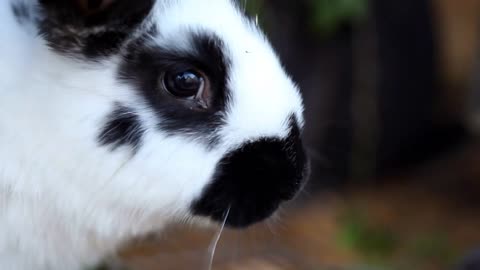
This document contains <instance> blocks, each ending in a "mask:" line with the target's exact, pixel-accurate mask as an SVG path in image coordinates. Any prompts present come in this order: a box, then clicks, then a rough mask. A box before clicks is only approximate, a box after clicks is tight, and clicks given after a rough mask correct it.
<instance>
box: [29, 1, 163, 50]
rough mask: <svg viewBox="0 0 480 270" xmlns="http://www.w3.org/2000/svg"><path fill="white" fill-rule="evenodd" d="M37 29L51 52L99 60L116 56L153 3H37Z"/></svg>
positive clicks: (147, 13)
mask: <svg viewBox="0 0 480 270" xmlns="http://www.w3.org/2000/svg"><path fill="white" fill-rule="evenodd" d="M39 3H40V12H41V16H40V20H39V21H38V28H39V30H40V33H41V36H42V37H43V38H44V39H45V40H46V41H47V44H48V45H49V46H50V48H52V49H54V50H55V51H57V52H60V53H64V54H67V55H69V56H75V57H77V56H81V57H87V58H98V57H105V56H109V55H112V54H114V53H116V52H118V50H119V48H121V46H122V44H123V43H124V42H125V41H126V40H128V37H129V35H131V33H133V32H134V29H135V28H136V27H138V26H139V25H141V24H142V22H143V21H145V20H146V19H147V18H148V16H149V14H150V12H151V10H152V8H153V6H154V4H155V0H135V1H134V0H39Z"/></svg>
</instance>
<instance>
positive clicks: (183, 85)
mask: <svg viewBox="0 0 480 270" xmlns="http://www.w3.org/2000/svg"><path fill="white" fill-rule="evenodd" d="M164 83H165V87H166V90H167V91H168V92H169V93H170V94H172V95H174V96H176V97H180V98H188V97H194V96H196V95H197V94H198V93H199V92H201V91H202V90H203V88H204V87H205V80H204V78H203V77H202V76H201V75H200V74H198V73H197V72H195V71H192V70H188V71H182V72H179V73H167V74H165V82H164Z"/></svg>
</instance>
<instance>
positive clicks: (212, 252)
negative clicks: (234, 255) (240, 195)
mask: <svg viewBox="0 0 480 270" xmlns="http://www.w3.org/2000/svg"><path fill="white" fill-rule="evenodd" d="M229 214H230V207H228V209H227V211H226V212H225V218H224V219H223V223H222V226H221V227H220V230H219V231H218V233H217V235H215V237H214V239H213V241H212V243H210V247H209V248H208V252H209V253H210V260H209V262H208V268H207V269H208V270H212V269H213V260H214V259H215V252H216V250H217V246H218V242H220V238H221V236H222V233H223V230H224V229H225V224H226V223H227V219H228V215H229Z"/></svg>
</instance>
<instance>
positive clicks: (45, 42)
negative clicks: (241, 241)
mask: <svg viewBox="0 0 480 270" xmlns="http://www.w3.org/2000/svg"><path fill="white" fill-rule="evenodd" d="M0 22H1V23H0V36H2V40H1V41H0V59H2V60H1V61H0V268H1V269H8V270H27V269H28V270H32V269H33V270H60V269H61V270H64V269H69V270H80V269H88V268H90V267H93V266H95V265H96V264H97V263H99V262H100V261H101V260H102V259H103V258H105V257H109V256H111V255H113V254H115V252H116V251H117V250H118V249H119V248H122V247H123V246H124V245H125V244H126V243H128V242H129V241H131V240H132V239H136V238H137V237H141V236H144V235H147V234H150V233H156V232H161V231H162V229H163V228H164V227H165V226H166V225H168V224H171V223H178V222H184V223H191V224H195V225H199V226H201V225H204V224H212V223H213V224H219V223H221V222H222V221H225V223H226V226H228V227H231V228H238V229H241V228H245V227H248V226H250V225H252V224H254V223H257V222H261V221H263V220H265V219H267V218H269V217H270V216H271V215H272V214H274V213H275V211H276V210H277V209H278V207H279V206H280V205H281V204H282V203H284V202H287V201H290V200H292V199H293V198H294V197H296V195H297V194H298V193H299V191H300V190H301V189H302V187H303V186H304V185H305V182H306V181H307V178H308V175H309V161H308V157H307V155H306V151H305V149H304V146H303V142H302V139H301V135H302V131H303V129H304V126H305V123H304V117H303V111H304V106H303V101H302V97H301V94H300V90H299V87H298V86H297V85H296V84H295V83H294V82H293V80H292V79H291V77H290V76H289V75H288V74H287V72H286V71H285V68H284V67H283V66H282V64H281V62H280V60H279V57H278V56H277V55H276V53H275V51H274V49H273V48H272V46H271V45H270V43H269V41H268V40H267V38H266V36H265V35H264V34H263V32H262V31H261V30H260V29H259V26H258V25H257V24H256V23H255V20H254V19H253V18H251V17H249V16H247V15H246V14H245V10H243V9H242V7H241V5H240V4H239V3H238V2H235V1H233V0H209V1H203V0H137V1H130V0H4V1H1V2H0Z"/></svg>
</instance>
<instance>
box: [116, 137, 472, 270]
mask: <svg viewBox="0 0 480 270" xmlns="http://www.w3.org/2000/svg"><path fill="white" fill-rule="evenodd" d="M479 153H480V147H479V146H474V147H469V148H468V150H464V151H459V152H458V153H456V154H454V155H452V156H451V157H449V158H446V159H442V160H440V161H437V162H434V163H432V164H429V165H428V166H426V167H425V168H424V169H422V170H421V171H417V172H415V174H413V175H412V174H411V175H410V176H404V177H403V178H409V180H410V181H408V183H409V184H402V186H386V187H377V188H370V189H365V190H361V191H358V190H357V191H355V192H347V193H348V194H344V195H342V196H339V195H335V194H323V195H322V196H315V198H313V197H314V196H313V195H311V197H312V198H311V199H309V200H307V201H306V202H302V203H300V204H299V205H296V206H290V207H288V209H285V210H284V211H283V212H282V213H281V214H280V217H279V218H276V219H275V221H273V220H272V221H269V222H267V223H265V224H260V225H258V226H256V227H254V228H251V229H249V230H247V231H230V230H226V231H225V232H224V234H223V235H222V238H221V240H220V243H219V245H218V247H217V252H216V254H215V263H214V269H217V270H237V269H238V270H240V269H258V270H279V269H282V270H290V269H292V270H293V269H296V270H303V269H308V270H323V269H340V270H343V269H359V268H358V267H359V265H363V266H365V267H364V268H360V269H366V270H369V269H388V270H389V269H422V270H423V269H425V270H427V269H432V270H433V269H449V268H450V267H451V265H452V263H453V262H455V261H458V259H459V258H460V257H461V256H463V255H465V252H467V251H469V250H470V249H472V248H474V247H475V246H476V245H477V247H480V230H479V228H480V216H478V215H477V212H478V209H480V208H477V207H472V203H473V202H470V201H469V200H465V199H466V198H467V197H466V196H469V192H466V193H465V191H464V190H462V189H458V190H457V188H456V184H455V183H456V182H455V181H456V180H458V181H461V182H462V183H467V184H466V185H467V186H470V188H471V189H475V187H477V188H478V187H479V185H478V184H480V181H477V180H480V154H479ZM425 179H429V180H428V181H426V180H425ZM420 181H422V184H419V182H420ZM459 183H460V182H459ZM462 186H464V185H463V184H462ZM449 187H450V190H448V189H449ZM477 190H479V191H480V189H477ZM451 191H453V192H451ZM467 191H468V190H467ZM470 193H472V192H470ZM446 194H448V196H447V195H446ZM472 194H478V192H473V193H472ZM472 199H475V198H473V197H472ZM215 232H216V230H203V231H202V230H195V229H191V228H190V229H189V228H172V229H170V230H169V231H168V232H166V233H165V234H163V236H162V237H161V238H160V239H157V240H150V241H147V242H145V243H138V244H137V245H135V246H134V247H131V248H130V249H128V250H126V251H125V252H123V258H125V261H126V262H127V265H128V266H129V267H130V268H131V269H134V270H160V269H168V270H175V269H200V270H203V269H208V260H209V258H210V257H209V254H208V246H209V244H210V243H211V241H212V239H213V238H214V234H215ZM374 266H375V267H374Z"/></svg>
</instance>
